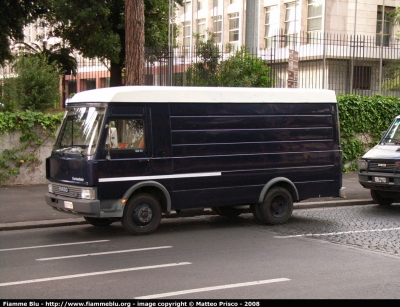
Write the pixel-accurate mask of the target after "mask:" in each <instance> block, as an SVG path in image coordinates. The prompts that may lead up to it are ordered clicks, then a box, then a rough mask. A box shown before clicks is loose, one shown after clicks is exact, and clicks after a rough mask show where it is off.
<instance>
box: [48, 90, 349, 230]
mask: <svg viewBox="0 0 400 307" xmlns="http://www.w3.org/2000/svg"><path fill="white" fill-rule="evenodd" d="M46 178H47V179H48V181H49V192H48V193H46V195H45V198H46V202H47V204H48V205H50V206H51V207H53V208H54V209H57V210H62V211H65V212H67V213H72V214H78V215H81V216H83V217H84V218H85V219H86V220H87V221H88V222H89V223H91V224H92V225H95V226H108V225H110V224H111V223H113V222H114V221H121V222H122V224H123V226H124V228H125V229H126V230H127V231H128V232H131V233H134V234H146V233H151V232H153V231H154V230H155V229H156V228H157V227H158V225H159V223H160V221H161V218H162V217H163V216H165V215H167V214H172V213H175V212H180V211H183V210H185V209H193V208H212V210H213V211H214V212H215V213H216V214H219V215H223V216H238V215H239V214H241V213H242V212H243V208H244V209H247V212H249V211H250V212H252V213H253V214H254V217H255V219H256V220H257V221H258V222H260V223H265V224H282V223H285V222H286V221H287V220H288V219H289V218H290V216H291V214H292V211H293V202H294V201H296V202H297V201H301V200H305V199H308V198H315V197H343V189H344V188H342V151H341V147H340V131H339V117H338V107H337V102H336V97H335V94H334V92H333V91H329V90H308V89H270V88H210V87H154V86H150V87H147V86H131V87H130V86H125V87H112V88H104V89H98V90H90V91H85V92H81V93H78V94H76V95H75V96H74V97H73V98H72V99H71V100H70V102H69V103H68V105H67V107H66V112H65V116H64V119H63V122H62V124H61V127H60V129H59V132H58V134H57V138H56V143H55V145H54V148H53V151H52V153H51V156H50V157H48V158H47V160H46Z"/></svg>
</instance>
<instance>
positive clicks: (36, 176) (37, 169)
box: [0, 128, 54, 185]
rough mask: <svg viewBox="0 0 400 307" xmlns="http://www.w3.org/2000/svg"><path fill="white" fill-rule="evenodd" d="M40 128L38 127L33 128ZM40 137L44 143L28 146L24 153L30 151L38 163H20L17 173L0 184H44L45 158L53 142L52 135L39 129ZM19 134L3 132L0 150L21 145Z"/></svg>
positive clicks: (17, 132) (45, 181)
mask: <svg viewBox="0 0 400 307" xmlns="http://www.w3.org/2000/svg"><path fill="white" fill-rule="evenodd" d="M35 129H40V128H35ZM39 134H41V138H42V139H44V140H45V141H44V144H43V145H42V146H38V147H37V148H30V149H29V150H28V151H27V152H26V153H30V152H32V151H34V152H35V155H36V156H37V157H38V159H39V161H40V162H39V163H37V164H35V165H31V166H27V165H26V163H22V165H21V167H20V168H19V172H20V173H19V174H17V175H11V176H10V178H9V179H8V180H7V181H6V182H4V183H3V184H2V185H34V184H46V183H47V180H46V158H47V157H48V156H50V154H51V149H52V147H53V143H54V137H52V136H45V135H43V133H41V131H39ZM20 136H21V132H20V131H16V132H11V133H9V134H3V135H1V136H0V152H3V150H5V149H11V148H16V147H19V146H21V144H20V142H19V138H20Z"/></svg>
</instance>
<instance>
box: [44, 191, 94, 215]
mask: <svg viewBox="0 0 400 307" xmlns="http://www.w3.org/2000/svg"><path fill="white" fill-rule="evenodd" d="M45 198H46V203H47V204H48V205H49V206H50V207H53V209H56V210H59V211H63V212H66V213H71V214H77V215H82V216H88V217H100V201H99V200H96V199H95V200H88V199H77V198H70V197H64V196H60V195H55V194H52V193H48V192H47V193H46V194H45Z"/></svg>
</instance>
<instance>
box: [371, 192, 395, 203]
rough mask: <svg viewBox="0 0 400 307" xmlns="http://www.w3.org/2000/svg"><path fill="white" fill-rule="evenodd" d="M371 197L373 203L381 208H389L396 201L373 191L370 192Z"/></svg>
mask: <svg viewBox="0 0 400 307" xmlns="http://www.w3.org/2000/svg"><path fill="white" fill-rule="evenodd" d="M371 197H372V199H373V201H374V202H376V203H377V204H379V205H381V206H389V205H391V204H392V203H393V202H394V201H395V200H396V199H395V198H389V197H384V196H382V195H380V194H379V192H377V191H375V190H371Z"/></svg>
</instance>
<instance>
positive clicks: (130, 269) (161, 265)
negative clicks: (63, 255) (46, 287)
mask: <svg viewBox="0 0 400 307" xmlns="http://www.w3.org/2000/svg"><path fill="white" fill-rule="evenodd" d="M187 264H191V263H190V262H178V263H166V264H159V265H151V266H142V267H136V268H127V269H119V270H109V271H100V272H92V273H82V274H73V275H64V276H56V277H47V278H38V279H29V280H21V281H12V282H4V283H0V287H5V286H13V285H22V284H31V283H35V282H45V281H53V280H61V279H71V278H79V277H87V276H96V275H105V274H114V273H123V272H130V271H139V270H148V269H158V268H166V267H173V266H178V265H187Z"/></svg>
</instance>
